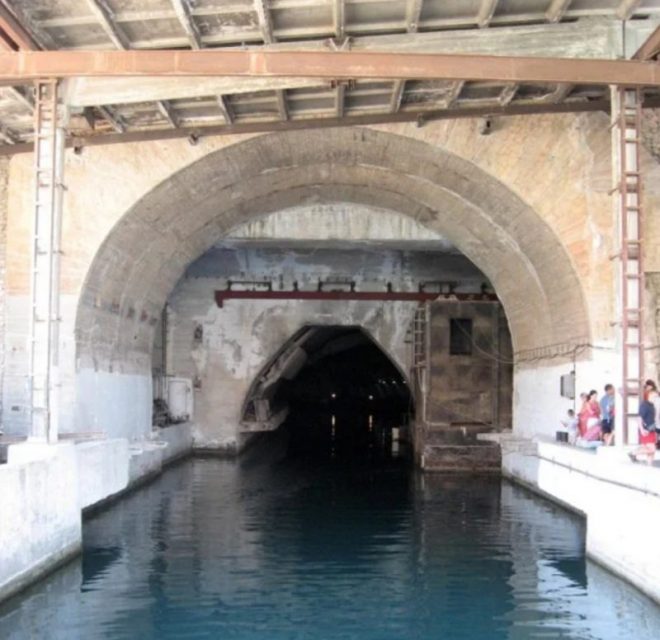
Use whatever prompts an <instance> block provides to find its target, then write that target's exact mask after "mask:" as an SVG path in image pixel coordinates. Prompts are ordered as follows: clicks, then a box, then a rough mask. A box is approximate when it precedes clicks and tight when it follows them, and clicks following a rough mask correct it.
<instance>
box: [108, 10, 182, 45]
mask: <svg viewBox="0 0 660 640" xmlns="http://www.w3.org/2000/svg"><path fill="white" fill-rule="evenodd" d="M121 28H122V31H123V32H124V33H125V34H126V36H127V37H128V39H129V40H130V41H131V42H138V41H145V40H151V39H154V40H159V39H163V38H180V37H185V32H184V31H183V27H182V26H181V23H180V22H179V20H178V18H177V17H176V16H173V17H172V18H169V19H167V18H160V19H158V20H140V21H136V22H122V25H121Z"/></svg>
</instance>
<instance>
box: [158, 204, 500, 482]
mask: <svg viewBox="0 0 660 640" xmlns="http://www.w3.org/2000/svg"><path fill="white" fill-rule="evenodd" d="M376 222H377V223H376ZM512 352H513V349H512V343H511V334H510V331H509V323H508V318H507V317H506V315H505V313H504V309H503V306H502V304H501V303H500V300H499V298H498V296H497V293H496V291H495V290H494V287H493V285H492V284H491V282H490V281H489V279H488V278H487V276H486V275H485V274H484V273H483V272H482V271H481V270H480V269H479V268H478V267H477V266H476V265H475V264H474V263H473V262H472V261H471V260H470V259H469V258H468V257H467V256H466V255H465V254H463V253H462V252H461V251H460V250H459V249H458V248H457V247H456V246H454V245H453V244H452V243H451V242H450V241H448V240H447V238H445V237H444V236H442V235H440V234H438V233H437V232H435V231H432V230H429V229H428V228H425V227H422V226H421V225H420V224H419V223H417V222H416V221H413V220H411V219H410V218H409V217H407V216H405V215H403V214H399V213H397V212H394V211H387V210H381V209H376V208H374V207H367V206H364V205H355V204H354V203H345V202H334V203H323V204H319V203H312V204H310V203H305V204H301V205H300V206H297V207H293V208H291V209H287V210H283V211H277V212H275V213H272V214H269V215H267V216H266V217H264V218H260V219H256V220H254V221H252V222H250V223H247V224H244V225H242V226H239V227H237V228H236V229H234V230H233V231H232V232H231V233H230V234H229V235H227V236H225V237H222V238H221V239H219V240H218V241H217V242H216V244H215V245H214V246H212V247H211V248H210V249H209V250H207V251H206V252H205V253H203V254H202V255H201V256H200V257H199V258H197V259H196V260H194V261H193V262H192V263H191V264H189V265H188V267H187V269H186V271H185V273H184V275H183V276H182V278H181V279H180V280H179V282H178V283H177V284H176V286H175V287H174V289H173V291H172V292H171V294H170V295H169V297H168V300H167V303H166V305H165V307H164V309H163V312H162V317H161V321H160V324H159V325H158V326H155V327H154V342H153V349H152V371H153V376H154V385H153V388H154V398H155V402H154V421H155V424H159V421H160V420H161V418H164V423H165V424H166V423H167V422H169V421H171V420H180V421H186V420H187V421H191V422H193V423H194V425H195V432H194V439H195V440H194V442H195V447H196V449H198V450H208V451H209V452H214V451H217V450H222V451H229V452H230V453H240V452H241V451H244V450H245V449H247V448H248V447H249V446H252V445H253V444H256V443H257V442H259V441H262V442H267V441H269V440H272V438H271V436H274V437H275V438H280V437H281V436H282V435H283V434H284V435H286V434H288V435H289V436H291V435H293V436H295V437H291V438H290V447H291V448H297V449H298V450H299V451H300V452H304V453H305V455H307V456H309V455H312V453H314V452H316V453H319V454H320V455H323V456H328V455H330V456H332V455H334V456H335V457H339V456H343V455H348V456H352V455H353V454H355V455H356V456H358V457H360V456H361V457H364V455H365V453H369V454H371V453H374V454H375V453H378V454H380V453H386V454H387V455H388V456H390V457H391V456H392V455H393V454H394V455H397V454H402V455H400V456H399V457H402V458H403V457H405V454H407V453H410V452H411V451H412V453H413V457H414V459H415V461H416V462H420V461H421V460H422V458H423V462H424V464H426V465H427V468H429V467H430V466H432V467H433V468H437V469H438V470H441V469H442V468H444V467H445V466H446V465H454V466H455V465H457V464H458V465H460V468H461V469H470V470H472V469H473V468H474V467H475V465H477V466H478V465H479V464H481V462H482V461H485V462H484V464H486V465H487V466H488V468H489V469H490V468H492V469H494V468H496V466H497V465H498V464H499V461H497V460H495V459H494V458H489V457H488V455H486V454H487V453H488V451H487V450H488V447H486V446H484V444H483V440H482V439H481V438H480V436H481V435H482V434H485V433H488V432H493V431H507V430H510V429H511V422H512V396H513V393H512V389H513V366H512V362H513V356H512ZM397 449H398V451H397ZM484 456H485V457H484Z"/></svg>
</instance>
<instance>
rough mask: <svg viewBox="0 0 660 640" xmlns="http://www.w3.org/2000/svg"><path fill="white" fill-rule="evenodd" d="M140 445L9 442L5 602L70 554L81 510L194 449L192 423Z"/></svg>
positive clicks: (0, 542) (0, 560) (0, 538)
mask: <svg viewBox="0 0 660 640" xmlns="http://www.w3.org/2000/svg"><path fill="white" fill-rule="evenodd" d="M155 435H156V437H155V438H153V439H152V440H149V441H143V442H141V443H136V442H130V443H129V441H128V440H126V439H111V440H92V441H83V442H79V443H74V442H66V443H60V444H56V445H48V444H45V443H43V444H42V443H33V442H25V443H20V444H14V445H10V446H9V449H8V461H7V463H6V464H2V465H0V488H1V489H2V509H1V511H0V600H2V599H3V598H5V597H7V596H8V595H10V594H11V593H14V592H15V591H17V590H19V589H21V588H23V587H24V586H26V585H28V584H29V583H31V582H33V581H34V580H36V579H38V578H39V577H40V576H42V575H43V574H44V573H45V572H47V571H48V570H49V569H52V568H53V567H54V566H55V565H57V564H58V563H60V562H62V561H65V560H66V559H68V558H70V557H73V556H74V555H75V554H77V553H78V552H79V550H80V546H81V541H82V525H81V512H82V510H83V509H85V508H88V507H91V506H94V505H95V504H98V503H99V502H101V501H103V500H105V499H107V498H109V497H112V496H115V495H117V494H118V493H121V492H122V491H125V490H126V489H127V488H129V487H130V486H131V485H133V484H136V483H138V482H140V481H142V480H143V479H144V478H145V477H147V476H149V475H152V474H156V473H160V471H161V470H162V468H163V465H164V464H166V463H167V462H169V461H171V460H173V459H175V458H177V457H180V456H182V455H186V454H187V453H189V452H190V450H191V448H192V425H191V424H189V423H185V424H180V425H172V426H171V427H167V428H165V429H160V430H158V432H156V434H155Z"/></svg>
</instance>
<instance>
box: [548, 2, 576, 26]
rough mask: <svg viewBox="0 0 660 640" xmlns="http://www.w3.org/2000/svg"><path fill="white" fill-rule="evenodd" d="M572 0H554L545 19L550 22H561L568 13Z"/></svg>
mask: <svg viewBox="0 0 660 640" xmlns="http://www.w3.org/2000/svg"><path fill="white" fill-rule="evenodd" d="M569 4H571V0H552V2H550V6H549V7H548V10H547V11H546V12H545V18H546V20H547V21H548V22H559V21H560V20H561V19H562V18H563V17H564V14H565V13H566V9H568V5H569Z"/></svg>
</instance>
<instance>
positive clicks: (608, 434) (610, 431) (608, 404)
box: [600, 384, 614, 445]
mask: <svg viewBox="0 0 660 640" xmlns="http://www.w3.org/2000/svg"><path fill="white" fill-rule="evenodd" d="M600 421H601V422H600V428H601V430H602V432H603V442H604V443H605V444H606V445H611V444H612V441H613V440H614V386H613V385H611V384H606V385H605V395H604V396H603V397H602V398H601V399H600Z"/></svg>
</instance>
